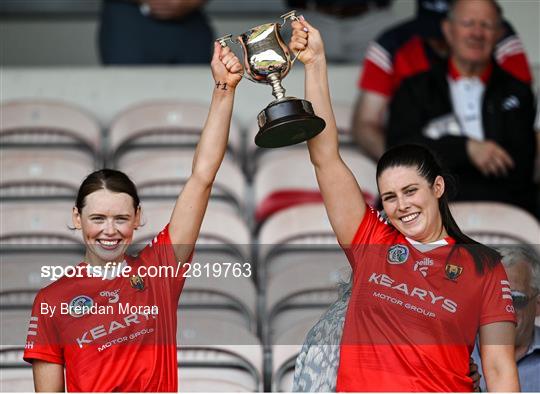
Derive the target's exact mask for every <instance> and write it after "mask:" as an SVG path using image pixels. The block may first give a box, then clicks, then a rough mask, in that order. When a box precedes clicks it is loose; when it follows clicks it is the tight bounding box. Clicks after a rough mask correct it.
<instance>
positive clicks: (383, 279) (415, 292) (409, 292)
mask: <svg viewBox="0 0 540 394" xmlns="http://www.w3.org/2000/svg"><path fill="white" fill-rule="evenodd" d="M368 282H369V283H374V284H376V285H379V286H384V287H388V288H390V289H393V290H395V291H397V292H400V293H402V294H405V295H406V296H409V297H411V298H417V299H419V300H422V301H426V302H429V303H431V304H432V305H440V307H441V308H442V309H444V310H446V311H448V312H450V313H456V311H457V307H458V304H457V303H456V302H455V301H453V300H451V299H449V298H446V297H444V296H440V295H436V294H435V293H433V292H432V291H431V290H425V289H421V288H419V287H413V288H412V289H409V285H407V283H404V282H401V283H400V282H396V281H395V280H394V279H392V278H391V277H390V276H388V275H386V274H377V273H376V272H374V273H372V274H371V276H370V277H369V280H368Z"/></svg>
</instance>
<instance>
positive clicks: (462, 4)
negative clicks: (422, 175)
mask: <svg viewBox="0 0 540 394" xmlns="http://www.w3.org/2000/svg"><path fill="white" fill-rule="evenodd" d="M501 12H502V11H501V9H500V7H499V6H498V4H497V3H496V2H495V0H475V1H468V0H456V1H455V2H454V3H452V5H451V8H450V10H449V13H448V16H447V19H446V20H445V21H444V22H443V24H442V28H443V32H444V34H445V38H446V41H447V42H448V45H449V47H450V58H449V60H448V61H447V62H444V63H441V64H437V65H434V66H433V67H432V68H431V69H430V70H429V71H426V72H423V73H420V74H417V75H415V76H412V77H409V78H407V79H405V80H404V81H403V82H402V83H401V85H400V87H399V89H398V90H397V92H396V94H395V96H394V99H393V101H392V103H391V105H390V116H389V120H388V128H387V130H386V137H387V140H386V142H387V145H388V147H392V146H395V145H399V144H402V143H419V144H423V145H426V146H427V147H429V148H430V149H432V150H433V151H435V152H436V153H437V155H438V157H439V158H440V160H441V161H442V162H443V164H444V166H445V167H446V168H447V169H448V170H449V171H450V172H451V173H452V174H454V175H455V176H456V178H457V181H458V182H457V183H458V185H459V187H458V189H457V195H456V196H455V199H456V200H462V201H499V202H504V203H507V204H512V205H517V206H520V207H522V208H524V209H526V210H528V211H529V212H531V213H533V214H535V215H536V214H538V213H537V211H536V201H535V194H536V187H535V185H534V182H533V171H534V160H535V154H536V137H535V132H534V117H535V112H536V111H535V100H534V95H533V92H532V89H531V87H530V85H529V84H527V83H525V82H523V81H520V80H519V79H517V78H515V77H514V76H512V75H511V74H510V73H508V72H506V71H504V70H503V69H502V68H501V67H500V66H498V65H497V63H496V62H495V61H494V59H493V53H494V48H495V44H496V42H497V40H498V38H499V37H500V35H501V34H502V30H501V29H502V20H503V18H502V15H501Z"/></svg>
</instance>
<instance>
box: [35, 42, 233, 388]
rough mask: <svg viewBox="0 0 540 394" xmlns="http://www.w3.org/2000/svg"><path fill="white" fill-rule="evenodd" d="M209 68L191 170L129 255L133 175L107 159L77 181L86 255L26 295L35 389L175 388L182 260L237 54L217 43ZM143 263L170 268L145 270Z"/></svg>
mask: <svg viewBox="0 0 540 394" xmlns="http://www.w3.org/2000/svg"><path fill="white" fill-rule="evenodd" d="M211 68H212V75H213V77H214V80H215V88H214V91H213V95H212V102H211V104H210V110H209V114H208V118H207V120H206V124H205V126H204V129H203V131H202V134H201V137H200V141H199V144H198V146H197V149H196V151H195V155H194V159H193V167H192V173H191V176H190V178H189V180H188V181H187V183H186V184H185V186H184V188H183V190H182V192H181V193H180V195H179V197H178V199H177V201H176V205H175V207H174V210H173V212H172V214H171V218H170V221H169V223H168V224H167V226H166V227H165V228H164V229H163V230H162V231H161V232H160V233H159V234H158V235H157V236H156V237H155V238H154V240H153V241H152V242H151V244H149V245H148V246H146V247H145V248H144V249H143V250H142V251H141V253H140V254H139V255H138V256H137V257H130V256H127V255H126V254H125V252H126V249H127V248H128V246H129V244H130V243H131V241H132V238H133V234H134V231H135V230H136V229H137V227H138V226H139V224H140V216H141V207H140V206H139V197H138V195H137V191H136V188H135V185H134V184H133V183H132V182H131V180H129V178H128V177H127V176H126V175H125V174H123V173H121V172H119V171H115V170H108V169H104V170H100V171H96V172H94V173H92V174H90V175H89V176H88V177H87V178H86V179H85V180H84V181H83V183H82V185H81V187H80V189H79V193H78V196H77V200H76V203H75V207H74V208H73V223H74V227H75V228H76V229H78V230H81V232H82V237H83V239H84V243H85V245H86V253H85V257H84V261H83V262H81V263H80V264H78V265H77V266H75V267H74V269H73V270H72V271H71V272H70V274H69V275H68V274H67V272H66V275H65V276H63V277H61V278H60V279H58V280H57V281H55V282H53V283H52V284H51V285H49V286H47V287H45V288H43V289H42V290H40V292H39V293H38V294H37V296H36V299H35V301H34V307H33V310H32V317H31V320H30V324H29V329H28V337H27V342H26V346H25V353H24V358H25V360H27V361H29V362H31V363H32V367H33V373H34V385H35V389H36V391H49V392H51V391H64V390H65V387H66V386H67V390H68V391H86V392H107V391H109V392H112V391H124V392H126V391H128V392H143V391H160V392H165V391H167V392H173V391H174V392H177V391H178V382H177V356H176V354H177V353H176V325H177V322H176V311H177V305H178V299H179V297H180V293H181V291H182V287H183V283H184V281H183V275H182V273H183V267H182V263H183V262H186V261H188V260H189V258H190V256H191V254H192V251H193V247H194V244H195V241H196V239H197V237H198V234H199V230H200V227H201V223H202V220H203V216H204V213H205V211H206V206H207V204H208V199H209V196H210V191H211V188H212V183H213V181H214V178H215V176H216V173H217V171H218V169H219V166H220V164H221V162H222V160H223V156H224V154H225V151H226V146H227V140H228V134H229V125H230V121H231V116H232V109H233V101H234V94H235V88H236V86H237V84H238V83H239V82H240V79H241V75H242V74H241V72H242V66H241V65H240V62H239V60H238V59H237V58H236V56H234V54H233V53H232V52H231V51H230V50H229V49H228V48H222V47H221V46H220V45H219V44H217V43H216V44H215V47H214V56H213V59H212V62H211ZM111 263H112V264H111ZM149 267H153V268H156V267H158V268H159V267H164V268H171V270H167V271H166V270H163V271H160V272H162V274H161V275H160V277H151V276H150V275H147V276H145V275H144V274H145V273H148V274H149V273H150V270H148V269H147V268H149ZM165 272H167V274H164V273H165ZM74 274H75V275H74ZM64 376H65V378H64Z"/></svg>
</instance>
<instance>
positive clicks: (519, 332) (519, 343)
mask: <svg viewBox="0 0 540 394" xmlns="http://www.w3.org/2000/svg"><path fill="white" fill-rule="evenodd" d="M498 250H499V252H500V253H501V255H502V262H503V265H504V268H505V269H506V274H507V275H508V282H509V283H510V285H509V286H508V287H509V288H510V289H511V290H512V300H513V301H514V308H515V310H516V317H517V328H516V362H517V367H518V373H519V381H520V384H521V391H524V392H539V391H540V374H539V372H540V327H538V326H535V325H534V318H535V315H536V308H538V307H540V297H539V296H538V293H539V291H540V260H539V256H538V255H537V254H536V253H535V252H534V250H532V249H531V248H530V247H525V246H519V247H517V246H514V247H512V246H505V247H501V248H498ZM473 358H474V360H475V362H476V363H477V364H478V365H479V366H480V367H481V366H482V363H481V360H480V354H479V353H478V347H476V348H475V350H474V352H473ZM480 386H481V388H482V391H485V389H486V382H485V381H484V378H482V379H481V381H480Z"/></svg>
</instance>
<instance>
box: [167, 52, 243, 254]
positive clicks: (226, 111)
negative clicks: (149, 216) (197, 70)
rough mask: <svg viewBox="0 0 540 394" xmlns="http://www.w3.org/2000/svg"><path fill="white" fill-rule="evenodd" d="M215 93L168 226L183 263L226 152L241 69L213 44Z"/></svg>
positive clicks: (192, 245)
mask: <svg viewBox="0 0 540 394" xmlns="http://www.w3.org/2000/svg"><path fill="white" fill-rule="evenodd" d="M211 66H212V75H213V77H214V92H213V94H212V102H211V104H210V110H209V113H208V118H207V119H206V123H205V125H204V128H203V131H202V134H201V138H200V140H199V143H198V145H197V149H196V150H195V155H194V157H193V166H192V171H191V176H190V177H189V179H188V181H187V183H186V185H185V186H184V189H183V190H182V193H180V196H178V199H177V201H176V205H175V207H174V210H173V212H172V215H171V220H170V223H169V236H170V238H171V242H172V243H173V245H174V250H175V254H176V258H177V259H178V261H181V262H184V261H186V260H187V258H188V257H189V255H190V254H191V252H192V250H193V247H194V245H195V241H196V240H197V237H198V236H199V231H200V228H201V224H202V220H203V217H204V213H205V211H206V206H207V205H208V199H209V197H210V191H211V190H212V184H213V182H214V179H215V177H216V174H217V172H218V169H219V166H220V165H221V162H222V160H223V157H224V155H225V151H226V149H227V141H228V139H229V126H230V123H231V117H232V109H233V101H234V93H235V89H236V85H238V83H239V82H240V79H241V78H242V74H241V72H242V66H241V65H240V62H239V60H238V58H237V57H236V56H235V55H234V54H233V53H232V52H231V50H230V49H229V48H222V47H221V46H220V45H219V44H218V43H214V56H213V58H212V63H211Z"/></svg>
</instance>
